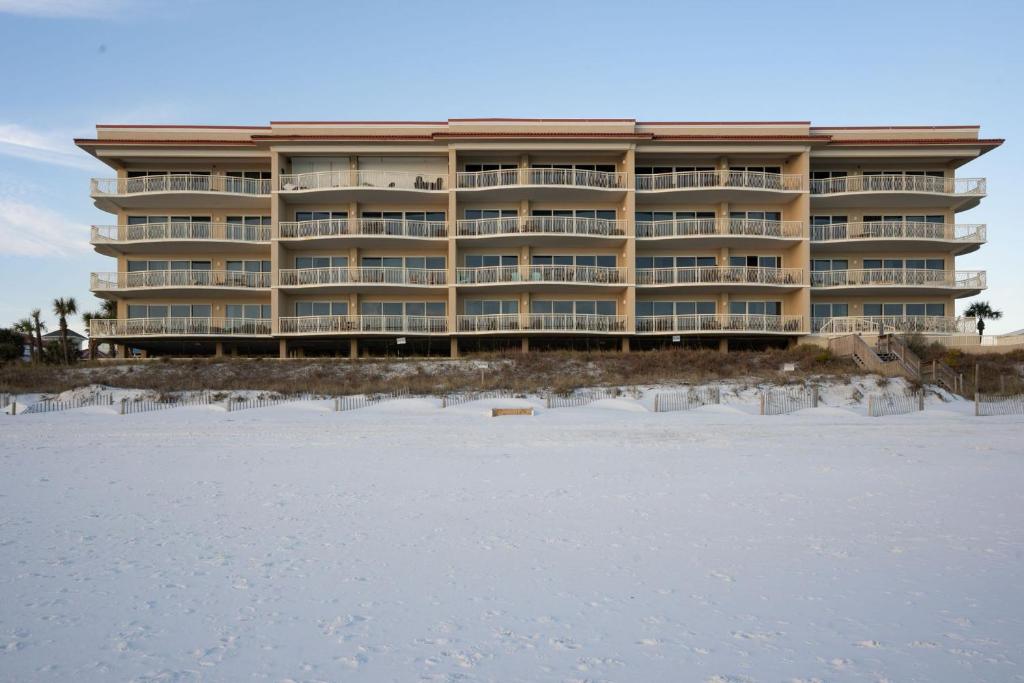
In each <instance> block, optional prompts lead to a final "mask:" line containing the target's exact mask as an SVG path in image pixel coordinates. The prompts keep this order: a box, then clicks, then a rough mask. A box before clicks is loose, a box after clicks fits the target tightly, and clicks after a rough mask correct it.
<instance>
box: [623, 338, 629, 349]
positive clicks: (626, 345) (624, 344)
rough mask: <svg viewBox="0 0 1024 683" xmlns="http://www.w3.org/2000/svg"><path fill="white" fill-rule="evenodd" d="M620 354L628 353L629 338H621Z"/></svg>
mask: <svg viewBox="0 0 1024 683" xmlns="http://www.w3.org/2000/svg"><path fill="white" fill-rule="evenodd" d="M622 352H623V353H629V337H623V338H622Z"/></svg>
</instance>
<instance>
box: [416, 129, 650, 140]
mask: <svg viewBox="0 0 1024 683" xmlns="http://www.w3.org/2000/svg"><path fill="white" fill-rule="evenodd" d="M651 137H653V136H652V135H651V134H650V133H633V132H629V133H612V132H608V133H599V132H597V131H595V132H592V133H591V132H564V133H559V132H554V131H552V132H544V131H478V132H473V131H445V132H443V133H434V135H433V138H434V139H435V140H441V139H444V138H631V139H637V140H649V139H650V138H651Z"/></svg>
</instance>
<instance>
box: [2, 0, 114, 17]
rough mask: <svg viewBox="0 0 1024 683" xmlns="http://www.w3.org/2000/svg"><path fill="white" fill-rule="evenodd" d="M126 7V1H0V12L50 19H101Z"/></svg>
mask: <svg viewBox="0 0 1024 683" xmlns="http://www.w3.org/2000/svg"><path fill="white" fill-rule="evenodd" d="M127 6H128V2H126V0H0V12H2V13H7V14H21V15H23V16H29V17H49V18H51V19H103V18H107V17H112V16H114V15H116V14H118V13H119V12H120V11H122V10H124V9H125V8H126V7H127Z"/></svg>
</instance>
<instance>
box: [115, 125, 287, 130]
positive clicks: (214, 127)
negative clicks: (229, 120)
mask: <svg viewBox="0 0 1024 683" xmlns="http://www.w3.org/2000/svg"><path fill="white" fill-rule="evenodd" d="M96 127H97V128H198V129H201V130H270V126H206V125H194V126H193V125H179V124H167V125H165V124H160V123H97V124H96Z"/></svg>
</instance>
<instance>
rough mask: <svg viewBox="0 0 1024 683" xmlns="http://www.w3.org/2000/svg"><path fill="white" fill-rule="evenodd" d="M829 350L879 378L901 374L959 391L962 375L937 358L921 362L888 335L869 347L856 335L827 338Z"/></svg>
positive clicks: (962, 387) (961, 390)
mask: <svg viewBox="0 0 1024 683" xmlns="http://www.w3.org/2000/svg"><path fill="white" fill-rule="evenodd" d="M828 348H829V351H831V352H832V353H833V354H834V355H836V356H840V357H844V358H853V362H854V363H856V364H857V365H858V366H859V367H861V368H864V370H866V371H868V372H871V373H874V374H878V375H882V376H883V377H905V378H907V379H909V380H912V381H914V382H924V381H931V382H933V383H934V384H938V385H940V386H942V387H944V388H945V389H946V390H947V391H951V392H953V393H959V394H963V391H964V386H963V375H959V374H957V373H956V372H955V371H954V370H953V368H951V367H949V366H948V365H946V364H945V363H943V362H941V361H932V362H931V363H925V364H924V366H923V367H922V364H921V359H920V358H918V356H917V354H916V353H914V352H913V351H912V350H911V349H910V347H909V346H907V344H906V342H905V341H903V340H902V339H900V338H899V337H897V336H895V335H892V334H889V335H881V336H879V337H878V341H877V342H876V344H875V346H874V347H872V346H871V345H870V344H868V343H867V342H866V341H864V339H863V338H862V337H861V336H860V335H858V334H848V335H845V336H842V337H834V338H832V339H829V343H828Z"/></svg>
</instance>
